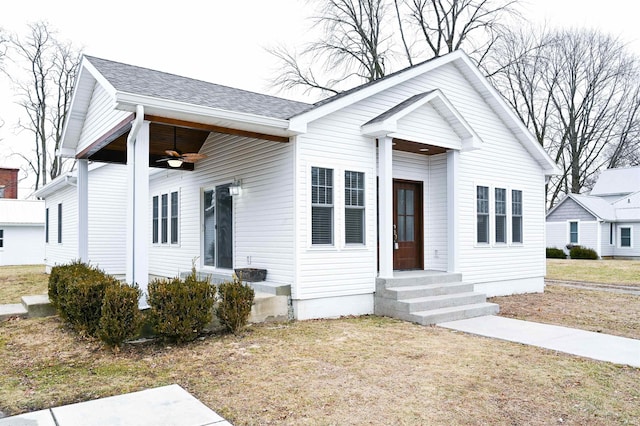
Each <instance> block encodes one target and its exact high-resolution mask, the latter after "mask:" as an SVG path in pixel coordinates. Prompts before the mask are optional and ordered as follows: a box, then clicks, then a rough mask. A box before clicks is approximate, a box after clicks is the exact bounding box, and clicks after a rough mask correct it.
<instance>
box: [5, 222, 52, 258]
mask: <svg viewBox="0 0 640 426" xmlns="http://www.w3.org/2000/svg"><path fill="white" fill-rule="evenodd" d="M0 230H2V231H3V238H2V243H3V244H2V247H0V265H38V264H42V263H44V226H43V225H0Z"/></svg>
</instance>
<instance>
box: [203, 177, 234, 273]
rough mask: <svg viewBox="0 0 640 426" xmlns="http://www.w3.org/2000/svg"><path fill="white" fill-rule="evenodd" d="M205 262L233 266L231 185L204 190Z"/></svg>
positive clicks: (213, 264) (206, 263)
mask: <svg viewBox="0 0 640 426" xmlns="http://www.w3.org/2000/svg"><path fill="white" fill-rule="evenodd" d="M203 201H204V202H203V207H204V211H203V217H202V218H203V227H202V230H203V244H204V247H203V263H204V265H205V266H215V267H218V268H226V269H231V268H232V267H233V227H232V224H233V199H232V197H231V194H229V185H221V186H217V187H216V188H215V189H211V190H207V191H204V200H203Z"/></svg>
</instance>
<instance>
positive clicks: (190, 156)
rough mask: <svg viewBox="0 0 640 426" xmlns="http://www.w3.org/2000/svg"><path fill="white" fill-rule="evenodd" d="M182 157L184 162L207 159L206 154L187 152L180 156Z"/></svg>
mask: <svg viewBox="0 0 640 426" xmlns="http://www.w3.org/2000/svg"><path fill="white" fill-rule="evenodd" d="M182 157H183V158H184V160H185V161H190V162H194V161H198V160H202V159H204V158H207V156H206V154H198V153H195V152H188V153H185V154H182Z"/></svg>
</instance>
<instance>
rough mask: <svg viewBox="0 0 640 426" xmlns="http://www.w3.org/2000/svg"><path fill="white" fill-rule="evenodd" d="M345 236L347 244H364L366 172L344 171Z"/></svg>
mask: <svg viewBox="0 0 640 426" xmlns="http://www.w3.org/2000/svg"><path fill="white" fill-rule="evenodd" d="M344 205H345V208H344V237H345V243H347V244H364V173H360V172H350V171H348V170H347V171H345V172H344Z"/></svg>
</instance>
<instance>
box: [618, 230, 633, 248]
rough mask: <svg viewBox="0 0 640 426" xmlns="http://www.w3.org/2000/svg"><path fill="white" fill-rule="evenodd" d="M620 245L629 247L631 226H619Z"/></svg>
mask: <svg viewBox="0 0 640 426" xmlns="http://www.w3.org/2000/svg"><path fill="white" fill-rule="evenodd" d="M620 247H631V228H630V227H626V228H620Z"/></svg>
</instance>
